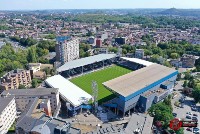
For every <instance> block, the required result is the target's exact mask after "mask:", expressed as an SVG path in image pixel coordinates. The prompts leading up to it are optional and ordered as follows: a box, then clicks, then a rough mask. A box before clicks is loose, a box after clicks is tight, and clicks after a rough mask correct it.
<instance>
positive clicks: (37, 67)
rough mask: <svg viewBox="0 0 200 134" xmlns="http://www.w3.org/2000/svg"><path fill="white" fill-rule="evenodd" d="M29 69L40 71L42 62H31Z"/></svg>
mask: <svg viewBox="0 0 200 134" xmlns="http://www.w3.org/2000/svg"><path fill="white" fill-rule="evenodd" d="M28 68H29V70H33V73H35V72H37V71H40V68H41V63H29V64H28Z"/></svg>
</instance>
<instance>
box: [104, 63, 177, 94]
mask: <svg viewBox="0 0 200 134" xmlns="http://www.w3.org/2000/svg"><path fill="white" fill-rule="evenodd" d="M174 72H175V70H174V69H171V68H168V67H165V66H162V65H159V64H153V65H150V66H148V67H144V68H142V69H139V70H137V71H133V72H131V73H128V74H125V75H123V76H120V77H118V78H115V79H113V80H110V81H107V82H104V83H103V85H105V86H106V87H107V88H109V89H111V90H113V91H114V92H116V93H118V94H120V95H122V96H124V97H127V96H129V95H131V94H133V93H134V92H136V91H139V90H141V89H143V88H145V87H147V86H149V85H150V84H152V83H154V82H156V81H159V80H160V79H162V78H164V77H166V76H168V75H170V74H172V73H174Z"/></svg>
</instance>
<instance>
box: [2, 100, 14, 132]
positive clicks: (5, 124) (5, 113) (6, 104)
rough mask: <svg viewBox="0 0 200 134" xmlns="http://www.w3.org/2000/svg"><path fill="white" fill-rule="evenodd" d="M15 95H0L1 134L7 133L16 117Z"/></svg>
mask: <svg viewBox="0 0 200 134" xmlns="http://www.w3.org/2000/svg"><path fill="white" fill-rule="evenodd" d="M16 113H17V111H16V104H15V99H14V97H10V98H3V97H0V134H6V133H7V132H8V130H9V128H10V127H11V125H12V124H13V123H14V121H15V118H16Z"/></svg>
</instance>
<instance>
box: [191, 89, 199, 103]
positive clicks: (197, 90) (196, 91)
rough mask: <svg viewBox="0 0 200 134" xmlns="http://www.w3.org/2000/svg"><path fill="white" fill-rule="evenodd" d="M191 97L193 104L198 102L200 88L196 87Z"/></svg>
mask: <svg viewBox="0 0 200 134" xmlns="http://www.w3.org/2000/svg"><path fill="white" fill-rule="evenodd" d="M192 96H193V98H194V100H195V102H200V86H196V87H195V88H194V90H193V91H192Z"/></svg>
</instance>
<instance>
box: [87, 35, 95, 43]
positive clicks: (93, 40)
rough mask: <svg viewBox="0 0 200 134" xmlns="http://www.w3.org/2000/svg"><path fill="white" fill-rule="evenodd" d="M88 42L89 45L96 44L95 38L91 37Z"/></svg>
mask: <svg viewBox="0 0 200 134" xmlns="http://www.w3.org/2000/svg"><path fill="white" fill-rule="evenodd" d="M88 42H89V44H94V42H95V38H94V36H91V37H90V38H89V39H88Z"/></svg>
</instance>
